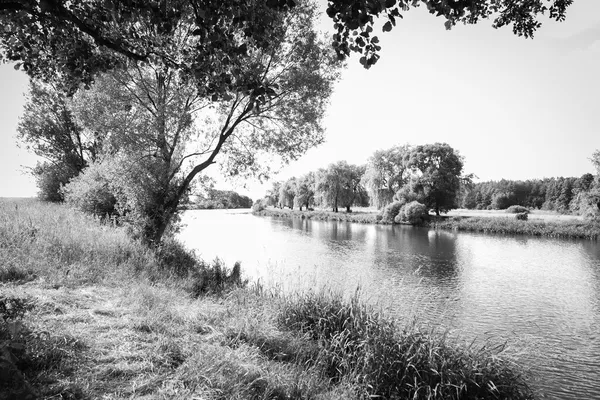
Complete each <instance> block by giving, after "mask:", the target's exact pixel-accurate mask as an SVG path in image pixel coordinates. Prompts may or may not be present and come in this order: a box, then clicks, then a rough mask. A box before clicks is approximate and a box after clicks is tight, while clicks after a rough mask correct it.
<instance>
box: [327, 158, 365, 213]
mask: <svg viewBox="0 0 600 400" xmlns="http://www.w3.org/2000/svg"><path fill="white" fill-rule="evenodd" d="M363 172H364V167H359V166H356V165H350V164H348V163H347V162H346V161H339V162H337V163H335V164H330V165H329V166H328V167H327V168H326V169H320V170H319V171H318V172H317V178H316V190H315V192H316V196H317V197H318V198H319V201H320V203H321V205H322V206H326V207H331V209H332V211H333V212H338V211H339V207H346V211H347V212H350V211H351V209H350V207H351V206H352V205H353V204H354V202H355V200H358V199H359V198H360V192H361V191H364V188H362V186H361V185H360V181H361V178H362V174H363Z"/></svg>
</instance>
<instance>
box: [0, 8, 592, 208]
mask: <svg viewBox="0 0 600 400" xmlns="http://www.w3.org/2000/svg"><path fill="white" fill-rule="evenodd" d="M330 24H331V21H330V20H329V19H327V18H326V17H325V18H323V29H325V28H326V27H327V26H329V25H330ZM379 37H380V39H381V43H380V44H381V45H382V47H383V49H382V51H381V59H380V60H379V62H378V63H377V64H376V65H375V66H374V67H372V68H371V69H370V70H365V69H363V68H362V66H361V65H360V64H359V63H358V58H357V57H353V58H351V59H350V60H349V61H348V68H347V69H346V70H345V71H344V72H343V74H342V79H341V80H340V82H338V84H337V85H336V89H335V92H334V95H333V96H332V98H331V104H330V106H329V108H328V112H327V114H328V116H327V118H326V120H325V127H326V129H327V139H326V143H325V144H323V145H321V146H319V147H318V148H315V149H312V150H310V151H309V152H308V153H307V154H306V155H305V156H304V157H302V158H301V159H300V160H298V161H296V162H294V163H292V164H290V165H289V166H287V167H285V168H284V169H283V170H282V171H281V173H280V174H279V175H278V176H276V177H275V179H285V178H288V177H290V176H299V175H302V174H304V173H306V172H308V171H312V170H316V169H318V168H320V167H325V166H326V165H327V164H329V163H331V162H335V161H339V160H347V161H348V162H350V163H364V162H366V161H367V159H368V157H369V156H370V155H371V154H372V153H373V152H374V151H375V150H378V149H383V148H388V147H390V146H392V145H395V144H404V143H410V144H414V145H416V144H425V143H434V142H447V143H448V144H450V145H451V146H452V147H454V148H455V149H456V150H458V151H459V152H460V153H461V154H462V155H463V156H464V157H465V172H467V173H474V174H475V175H477V176H478V177H479V180H490V179H494V180H498V179H501V178H506V179H528V178H543V177H553V176H580V175H582V174H584V173H586V172H594V171H593V168H592V165H591V163H590V162H589V157H590V156H591V154H592V153H593V151H594V150H595V149H600V134H599V133H600V1H598V0H576V1H575V2H574V4H573V5H572V6H571V7H570V8H569V10H568V13H567V19H566V21H565V22H563V23H556V22H552V21H548V20H543V26H542V28H541V29H540V30H539V31H538V32H537V34H536V36H535V38H534V39H533V40H531V39H524V38H520V37H517V36H515V35H513V33H512V31H511V29H510V27H509V28H503V29H499V30H495V29H493V28H491V21H482V22H480V23H479V24H478V25H468V26H462V25H461V26H457V27H454V28H453V29H452V30H450V31H447V30H446V29H445V28H444V20H443V19H442V18H436V17H434V16H432V15H430V14H428V13H427V11H426V9H425V8H424V7H420V8H418V9H413V10H411V11H409V12H407V13H405V14H404V19H403V20H401V21H400V22H399V24H398V26H397V27H396V28H394V30H393V31H392V32H390V33H386V34H381V35H379ZM26 89H27V79H26V77H25V76H24V74H23V73H22V72H19V71H14V70H13V68H12V66H10V65H0V196H32V195H34V194H35V184H34V182H33V181H32V179H31V178H30V177H28V176H24V175H22V174H21V173H20V172H19V171H21V170H22V169H23V168H22V167H21V166H22V165H25V166H33V165H34V164H35V157H33V156H31V155H28V153H27V152H25V151H24V150H20V149H18V148H16V146H15V144H14V143H15V140H14V135H15V133H16V126H17V122H18V118H19V116H20V114H21V109H22V106H23V104H24V97H23V93H24V92H25V91H26ZM235 185H236V186H234V188H235V189H238V190H239V191H240V192H245V193H249V194H250V195H251V196H252V197H254V198H258V197H260V196H262V195H263V194H264V191H265V190H266V189H267V188H268V187H269V186H270V184H267V185H263V186H260V185H258V184H257V183H255V182H249V183H248V187H247V189H246V190H244V189H242V188H240V187H237V184H235ZM222 186H223V187H225V188H226V187H227V186H229V185H228V184H223V185H222Z"/></svg>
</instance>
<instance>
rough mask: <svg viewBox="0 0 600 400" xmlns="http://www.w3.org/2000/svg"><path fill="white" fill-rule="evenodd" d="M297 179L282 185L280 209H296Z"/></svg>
mask: <svg viewBox="0 0 600 400" xmlns="http://www.w3.org/2000/svg"><path fill="white" fill-rule="evenodd" d="M296 190H297V183H296V178H290V179H288V180H287V181H285V182H283V183H282V184H281V187H280V188H279V207H281V208H284V207H289V208H291V209H292V210H293V209H294V198H295V197H296Z"/></svg>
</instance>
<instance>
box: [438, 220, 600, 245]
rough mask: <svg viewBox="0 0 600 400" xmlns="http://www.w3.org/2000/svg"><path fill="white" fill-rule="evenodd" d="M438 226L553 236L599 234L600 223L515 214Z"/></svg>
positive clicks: (587, 236) (589, 237) (439, 225)
mask: <svg viewBox="0 0 600 400" xmlns="http://www.w3.org/2000/svg"><path fill="white" fill-rule="evenodd" d="M430 226H432V227H434V228H436V229H446V230H455V231H466V232H483V233H493V234H504V235H514V234H518V235H530V236H546V237H554V238H574V239H593V240H597V239H598V238H599V237H600V223H598V222H593V221H581V220H569V221H560V222H556V221H543V220H534V219H530V220H517V219H515V218H514V217H513V218H477V217H472V218H464V217H452V218H448V219H445V220H438V221H435V222H432V223H431V225H430Z"/></svg>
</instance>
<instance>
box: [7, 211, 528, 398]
mask: <svg viewBox="0 0 600 400" xmlns="http://www.w3.org/2000/svg"><path fill="white" fill-rule="evenodd" d="M32 232H34V233H32ZM0 238H1V241H0V260H2V262H3V265H2V267H3V268H5V265H8V267H6V268H5V269H6V271H7V272H5V273H4V275H3V277H4V278H3V280H2V282H0V285H1V288H2V289H1V292H2V296H1V297H0V317H1V318H0V373H1V375H2V376H3V377H9V379H3V380H2V381H0V399H8V398H19V399H27V398H34V397H37V398H47V399H50V398H63V399H91V398H104V399H125V398H147V399H150V398H152V399H161V398H165V399H166V398H168V399H190V398H202V399H224V400H225V399H320V400H328V399H367V398H377V397H373V396H382V397H379V398H408V397H410V398H415V399H425V398H431V399H436V398H437V399H441V398H447V399H470V398H479V399H487V398H490V399H492V398H493V399H496V398H511V399H524V398H530V397H531V392H530V391H529V389H528V388H527V385H526V380H525V379H524V378H523V376H522V375H521V374H520V372H519V369H518V368H517V367H516V366H515V365H513V364H511V363H509V362H508V361H503V360H504V359H503V355H502V353H499V352H500V349H495V350H493V351H487V350H474V349H471V348H468V347H465V346H461V345H460V344H459V343H458V342H452V341H450V340H448V339H447V338H446V337H445V336H444V335H439V334H435V333H423V332H422V331H420V330H418V329H417V328H415V327H414V326H412V325H410V326H407V327H404V326H399V325H397V323H396V322H394V321H392V320H390V319H388V318H386V317H385V316H384V315H383V314H381V313H379V312H377V311H376V310H374V309H372V308H370V307H368V306H366V305H364V304H363V303H362V302H360V300H359V299H358V298H354V299H352V300H350V301H346V300H343V299H342V298H340V297H338V296H334V295H331V294H328V293H319V294H314V293H304V294H296V295H283V294H281V293H279V292H273V291H270V290H268V289H266V288H264V287H261V286H259V285H251V286H250V287H244V286H243V285H241V286H240V285H239V283H240V281H241V278H240V266H239V264H238V265H237V266H234V267H233V269H232V270H231V271H228V269H227V268H225V267H224V266H223V265H222V263H220V262H219V261H214V262H212V263H203V262H201V261H198V260H197V259H195V257H194V256H193V255H190V254H189V253H186V252H185V251H184V249H182V248H181V247H180V246H179V245H178V244H177V243H175V242H173V243H166V244H165V245H164V246H163V247H162V248H161V249H158V250H157V251H155V252H152V251H149V250H148V249H145V248H144V247H142V246H141V245H140V244H139V243H136V242H134V241H131V240H130V239H129V238H128V237H127V236H126V235H125V233H124V232H123V231H122V230H121V229H120V228H118V227H114V226H111V225H103V224H101V223H100V222H99V221H96V220H94V219H91V218H88V217H86V216H85V215H81V214H77V213H74V212H73V211H71V210H69V209H67V208H65V207H62V206H56V205H49V204H43V203H39V202H17V203H15V202H7V201H2V202H0ZM88 252H89V253H88ZM177 265H179V269H178V268H175V267H176V266H177ZM170 270H174V271H175V272H172V271H171V273H170V272H169V271H170ZM66 271H70V272H69V273H67V272H66ZM11 396H12V397H11ZM407 396H408V397H407Z"/></svg>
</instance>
